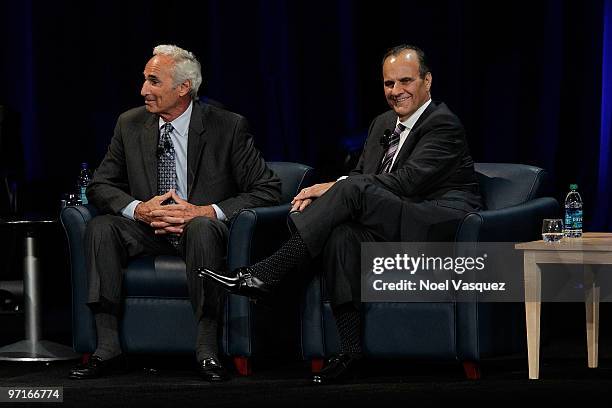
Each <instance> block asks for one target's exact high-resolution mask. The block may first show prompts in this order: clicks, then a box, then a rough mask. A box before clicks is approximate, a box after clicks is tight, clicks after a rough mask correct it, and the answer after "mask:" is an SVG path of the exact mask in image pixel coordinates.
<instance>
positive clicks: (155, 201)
mask: <svg viewBox="0 0 612 408" xmlns="http://www.w3.org/2000/svg"><path fill="white" fill-rule="evenodd" d="M170 197H172V190H170V191H168V192H167V193H166V194H164V195H160V196H155V197H153V198H152V199H150V200H149V201H143V202H142V203H140V204H138V205H137V206H136V208H135V209H134V218H135V219H136V220H138V221H142V222H144V223H146V224H151V223H152V222H153V221H154V220H155V217H153V216H152V215H151V211H153V210H157V209H159V208H161V206H162V203H163V202H164V201H166V200H167V199H169V198H170Z"/></svg>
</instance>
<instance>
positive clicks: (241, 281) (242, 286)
mask: <svg viewBox="0 0 612 408" xmlns="http://www.w3.org/2000/svg"><path fill="white" fill-rule="evenodd" d="M196 273H197V274H198V276H199V277H200V278H207V279H211V280H213V281H214V282H216V283H217V284H218V285H220V286H221V287H223V288H224V289H226V290H228V291H229V292H230V293H235V294H237V295H242V296H248V297H252V298H255V299H265V298H268V297H270V295H271V294H272V287H271V286H270V285H269V284H267V283H265V282H263V281H262V280H261V279H259V278H257V277H255V276H253V274H252V273H251V268H249V267H248V266H244V267H242V268H238V269H236V273H235V276H225V275H222V274H220V273H217V272H215V271H213V270H210V269H207V268H197V269H196Z"/></svg>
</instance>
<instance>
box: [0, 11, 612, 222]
mask: <svg viewBox="0 0 612 408" xmlns="http://www.w3.org/2000/svg"><path fill="white" fill-rule="evenodd" d="M610 8H611V1H610V0H592V1H591V0H589V1H561V2H559V1H553V0H550V1H537V0H536V1H534V0H531V1H496V2H490V3H483V2H468V1H466V2H459V1H457V2H455V1H448V2H447V1H426V2H424V1H418V2H417V1H387V0H377V1H355V2H354V1H349V0H338V1H331V0H326V1H320V0H310V1H304V2H302V1H281V0H276V1H274V0H270V1H263V0H262V1H229V0H210V1H198V2H187V1H176V2H165V3H163V4H162V3H159V4H157V3H154V2H150V1H147V2H143V1H125V0H122V1H115V0H106V1H88V2H67V1H61V0H58V1H54V2H36V1H33V0H22V1H10V2H9V1H3V2H2V3H1V5H0V26H1V28H0V30H1V31H0V57H1V64H0V69H1V71H0V105H4V106H5V107H6V109H5V110H6V111H7V112H9V111H10V112H12V115H13V118H15V119H14V122H16V123H17V124H18V126H15V127H14V128H15V129H17V130H16V131H15V132H13V133H12V134H10V135H7V134H4V135H3V137H4V138H5V141H4V142H3V144H2V152H1V153H2V157H3V159H2V163H3V164H2V166H4V167H9V168H8V169H7V171H9V173H10V174H11V177H13V178H17V179H19V181H20V188H21V193H22V194H21V197H22V200H21V206H22V210H44V211H46V212H53V211H56V210H57V203H58V200H59V198H60V195H61V193H62V192H66V191H68V190H70V189H72V188H73V184H74V182H75V180H76V177H77V172H78V169H79V163H80V162H82V161H88V162H90V163H91V164H92V165H93V166H97V164H98V163H99V162H100V160H101V159H102V157H103V155H104V153H105V151H106V147H107V144H108V142H109V140H110V137H111V135H112V132H113V127H114V123H115V120H116V118H117V116H118V115H119V114H120V113H121V112H122V111H125V110H127V109H129V108H131V107H134V106H137V105H140V104H141V103H142V99H141V97H140V95H139V91H140V87H141V81H142V69H143V67H144V64H145V62H146V61H147V60H148V58H149V56H150V54H151V50H152V48H153V46H154V45H157V44H160V43H174V44H177V45H180V46H182V47H184V48H187V49H189V50H191V51H193V52H194V53H195V54H196V55H197V56H198V57H199V59H200V61H201V62H202V65H203V71H204V72H203V73H204V84H203V87H202V90H201V94H202V95H203V96H206V97H209V98H212V99H214V100H216V101H219V102H221V103H223V104H224V105H225V106H227V107H228V108H229V109H231V110H234V111H236V112H239V113H241V114H243V115H245V116H246V117H247V118H248V119H249V120H250V122H251V125H252V129H253V131H254V133H255V135H256V141H257V144H258V146H259V147H260V148H261V150H262V151H263V152H264V155H265V157H266V159H268V160H289V161H299V162H303V163H307V164H309V165H312V166H314V167H316V168H317V169H319V171H320V174H321V177H322V178H330V177H336V176H337V175H340V174H342V173H343V171H344V168H343V164H344V162H343V160H344V157H345V156H346V152H347V151H348V150H354V149H355V148H356V147H358V146H359V145H360V144H361V143H362V141H363V139H364V137H365V134H366V131H367V127H368V124H369V122H370V120H371V119H372V118H373V117H374V116H375V115H377V114H379V113H381V112H383V111H384V110H386V109H387V107H386V103H385V100H384V98H383V90H382V83H381V73H380V58H381V55H382V54H383V52H384V51H385V49H387V48H388V47H390V46H393V45H397V44H399V43H404V42H407V43H413V44H416V45H419V46H421V47H422V48H423V49H425V51H426V52H427V53H428V54H429V57H430V59H431V63H432V64H431V65H432V70H433V88H432V90H433V97H434V99H436V100H442V101H445V102H446V103H447V104H448V105H449V106H450V107H451V109H452V110H454V111H455V112H456V113H457V114H458V115H459V116H460V118H461V119H462V121H463V122H464V125H465V127H466V129H467V134H468V138H469V142H470V145H471V148H472V152H473V155H474V158H475V160H476V161H480V162H517V163H527V164H533V165H537V166H541V167H544V168H545V169H547V170H548V171H549V172H550V174H551V176H552V179H551V184H550V186H551V194H553V195H554V196H555V197H557V198H558V199H560V200H562V199H563V196H564V193H565V192H566V190H567V186H568V184H569V183H571V182H577V183H578V184H579V186H580V191H581V193H582V194H583V196H584V201H585V224H586V228H587V229H598V230H610V227H611V217H610V214H609V213H610V212H609V210H608V205H607V203H609V202H611V201H612V200H611V199H610V192H611V191H612V188H611V185H610V184H611V181H610V173H611V171H610V170H611V169H610V165H611V163H610V160H609V155H610V151H609V140H610V137H611V135H610V110H611V108H610V106H611V105H610V104H611V102H610V100H611V98H612V97H611V96H610V93H611V92H612V91H611V87H610V81H611V78H610V74H609V73H607V72H608V71H610V70H611V66H612V61H611V60H612V58H611V57H610V53H611V50H610V49H611V48H612V45H611V44H612V37H611V36H612V32H611V28H610V25H611V22H610V20H612V16H611V14H612V13H611V11H610ZM606 10H607V11H606ZM606 21H607V23H606ZM606 53H607V55H608V57H605V56H606ZM605 64H607V65H605ZM602 89H603V90H604V92H603V93H602ZM606 95H607V102H606V98H605V97H606ZM602 103H603V105H602ZM606 103H607V105H606ZM606 118H607V119H606ZM9 136H10V137H9ZM9 139H10V140H9ZM0 142H2V141H0ZM598 203H599V204H598Z"/></svg>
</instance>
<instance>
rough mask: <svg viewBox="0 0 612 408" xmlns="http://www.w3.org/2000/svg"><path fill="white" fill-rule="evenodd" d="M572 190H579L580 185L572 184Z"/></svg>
mask: <svg viewBox="0 0 612 408" xmlns="http://www.w3.org/2000/svg"><path fill="white" fill-rule="evenodd" d="M570 190H572V191H576V190H578V184H570Z"/></svg>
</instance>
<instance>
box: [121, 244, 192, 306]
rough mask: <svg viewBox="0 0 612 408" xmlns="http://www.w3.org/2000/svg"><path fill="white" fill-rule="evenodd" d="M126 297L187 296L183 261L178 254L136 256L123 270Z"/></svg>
mask: <svg viewBox="0 0 612 408" xmlns="http://www.w3.org/2000/svg"><path fill="white" fill-rule="evenodd" d="M123 290H124V291H125V295H126V296H127V297H159V298H188V297H189V295H188V293H187V275H186V274H185V262H183V260H182V259H181V258H179V257H178V256H168V255H163V256H156V257H153V256H146V257H142V258H136V259H134V260H133V261H131V262H130V263H129V264H128V267H127V270H125V271H124V281H123Z"/></svg>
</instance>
